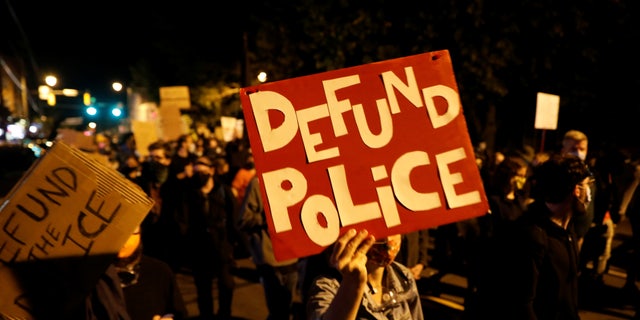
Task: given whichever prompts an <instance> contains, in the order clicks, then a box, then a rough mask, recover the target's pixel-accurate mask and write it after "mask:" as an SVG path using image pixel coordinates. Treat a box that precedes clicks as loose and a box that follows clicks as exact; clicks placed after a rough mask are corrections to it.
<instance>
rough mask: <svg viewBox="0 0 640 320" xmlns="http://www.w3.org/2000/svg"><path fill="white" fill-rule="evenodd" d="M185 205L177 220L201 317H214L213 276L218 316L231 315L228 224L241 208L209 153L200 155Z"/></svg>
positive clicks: (231, 279)
mask: <svg viewBox="0 0 640 320" xmlns="http://www.w3.org/2000/svg"><path fill="white" fill-rule="evenodd" d="M183 206H184V210H182V211H180V212H182V216H179V217H177V218H176V220H177V221H178V224H179V225H180V230H181V231H182V232H183V237H184V240H185V241H184V245H185V247H183V250H184V251H185V252H186V254H187V264H188V266H190V267H191V271H192V273H193V280H194V284H195V286H196V291H197V302H198V310H199V313H200V315H199V319H213V318H214V301H213V279H214V278H216V279H217V291H218V312H217V317H216V319H220V320H222V319H231V302H232V298H233V290H234V287H235V283H234V278H233V275H232V274H231V269H232V268H233V264H234V260H233V250H232V246H231V243H230V241H229V236H228V230H227V226H228V221H229V219H233V218H234V217H236V215H237V211H238V209H239V208H238V205H237V201H236V199H235V197H234V195H233V191H232V190H231V187H230V186H228V185H226V184H224V183H221V182H220V180H219V178H218V177H217V175H216V171H215V167H214V166H213V163H212V161H211V159H209V158H208V157H206V156H201V157H198V158H197V159H196V161H195V162H194V164H193V175H192V177H191V178H189V179H188V184H187V187H186V190H185V201H184V202H183Z"/></svg>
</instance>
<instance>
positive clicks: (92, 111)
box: [86, 107, 98, 116]
mask: <svg viewBox="0 0 640 320" xmlns="http://www.w3.org/2000/svg"><path fill="white" fill-rule="evenodd" d="M86 112H87V114H88V115H90V116H95V115H96V114H97V113H98V109H96V108H95V107H88V108H87V110H86Z"/></svg>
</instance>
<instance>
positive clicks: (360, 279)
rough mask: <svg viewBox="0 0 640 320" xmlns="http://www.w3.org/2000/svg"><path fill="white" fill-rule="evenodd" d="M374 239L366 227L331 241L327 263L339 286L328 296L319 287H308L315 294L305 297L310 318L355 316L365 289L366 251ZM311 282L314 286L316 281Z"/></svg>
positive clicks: (344, 319) (325, 319)
mask: <svg viewBox="0 0 640 320" xmlns="http://www.w3.org/2000/svg"><path fill="white" fill-rule="evenodd" d="M374 241H375V239H374V237H373V236H371V235H369V233H368V232H367V231H366V230H362V231H360V232H356V230H354V229H351V230H349V231H347V232H346V233H345V234H343V235H342V236H341V237H340V238H339V239H338V241H337V242H336V243H335V244H334V247H333V252H332V254H331V256H330V258H329V262H330V263H331V265H333V266H334V267H335V268H336V269H338V271H340V274H341V275H342V279H341V281H340V285H339V287H338V288H337V291H335V295H333V294H332V293H330V294H329V296H327V294H326V293H323V292H322V290H318V289H321V288H313V289H312V291H315V292H317V294H315V295H312V296H311V297H310V299H309V303H310V309H311V310H310V311H311V313H310V318H312V319H315V318H318V319H323V320H332V319H336V320H352V319H355V318H356V315H357V314H358V309H359V308H360V305H361V303H362V296H363V295H364V290H365V289H366V288H367V267H366V263H367V256H366V254H367V251H369V248H371V245H372V244H373V242H374ZM315 285H316V286H317V285H318V283H316V284H315ZM327 298H329V299H327ZM327 304H328V306H327Z"/></svg>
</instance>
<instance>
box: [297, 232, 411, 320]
mask: <svg viewBox="0 0 640 320" xmlns="http://www.w3.org/2000/svg"><path fill="white" fill-rule="evenodd" d="M401 239H402V238H401V236H400V235H394V236H389V237H386V238H384V239H382V241H378V242H376V241H375V238H374V237H373V236H372V235H370V234H369V233H368V232H367V230H361V231H360V232H357V231H356V230H354V229H351V230H348V231H347V232H346V233H344V234H343V235H342V236H340V238H339V239H338V240H337V241H336V242H335V243H334V245H333V248H332V253H331V255H330V257H329V263H330V264H331V265H332V266H333V267H334V268H335V271H338V272H337V273H336V272H332V273H328V274H325V275H320V276H318V277H316V278H315V281H314V282H313V284H312V285H311V288H310V290H309V293H308V294H309V296H308V299H307V317H308V319H324V320H332V319H340V320H353V319H414V320H416V319H418V320H419V319H424V315H423V312H422V304H421V301H420V294H419V293H418V288H417V285H416V281H415V279H414V277H413V274H412V273H411V271H410V270H409V269H408V268H407V267H405V266H404V265H402V264H400V263H398V262H396V261H394V259H395V257H396V254H397V253H398V251H399V250H400V245H401Z"/></svg>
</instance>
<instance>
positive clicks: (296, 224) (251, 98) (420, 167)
mask: <svg viewBox="0 0 640 320" xmlns="http://www.w3.org/2000/svg"><path fill="white" fill-rule="evenodd" d="M240 99H241V102H242V108H243V111H244V116H245V121H246V126H247V132H248V135H249V140H250V142H251V148H252V151H253V155H254V159H255V163H256V171H257V176H258V177H259V179H260V183H261V193H262V197H263V199H264V201H265V208H266V210H265V211H266V216H267V224H268V227H269V234H270V235H271V238H272V241H273V248H274V251H275V255H276V258H277V259H278V260H286V259H289V258H294V257H303V256H308V255H311V254H315V253H319V252H321V251H322V250H323V249H324V248H325V247H327V246H328V245H330V244H332V243H333V242H335V240H336V239H337V238H338V236H339V235H340V234H342V233H343V232H345V231H346V229H350V228H356V229H367V230H368V231H369V232H370V233H372V234H373V235H374V236H376V237H378V238H380V237H384V236H387V235H391V234H398V233H407V232H411V231H415V230H420V229H425V228H430V227H435V226H438V225H443V224H447V223H452V222H456V221H460V220H464V219H470V218H473V217H477V216H480V215H483V214H486V213H487V211H488V209H489V206H488V203H487V199H486V195H485V191H484V188H483V184H482V180H481V177H480V173H479V170H478V168H477V166H476V162H475V154H474V150H473V146H472V144H471V139H470V138H469V133H468V129H467V125H466V121H465V119H464V114H463V112H462V106H461V103H460V97H459V94H458V87H457V84H456V81H455V77H454V73H453V67H452V64H451V58H450V56H449V52H448V51H446V50H443V51H435V52H429V53H424V54H419V55H414V56H409V57H404V58H399V59H393V60H387V61H382V62H376V63H371V64H367V65H362V66H357V67H351V68H345V69H340V70H335V71H330V72H325V73H320V74H315V75H310V76H305V77H300V78H294V79H288V80H283V81H278V82H272V83H266V84H261V85H257V86H252V87H247V88H242V89H241V90H240Z"/></svg>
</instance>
